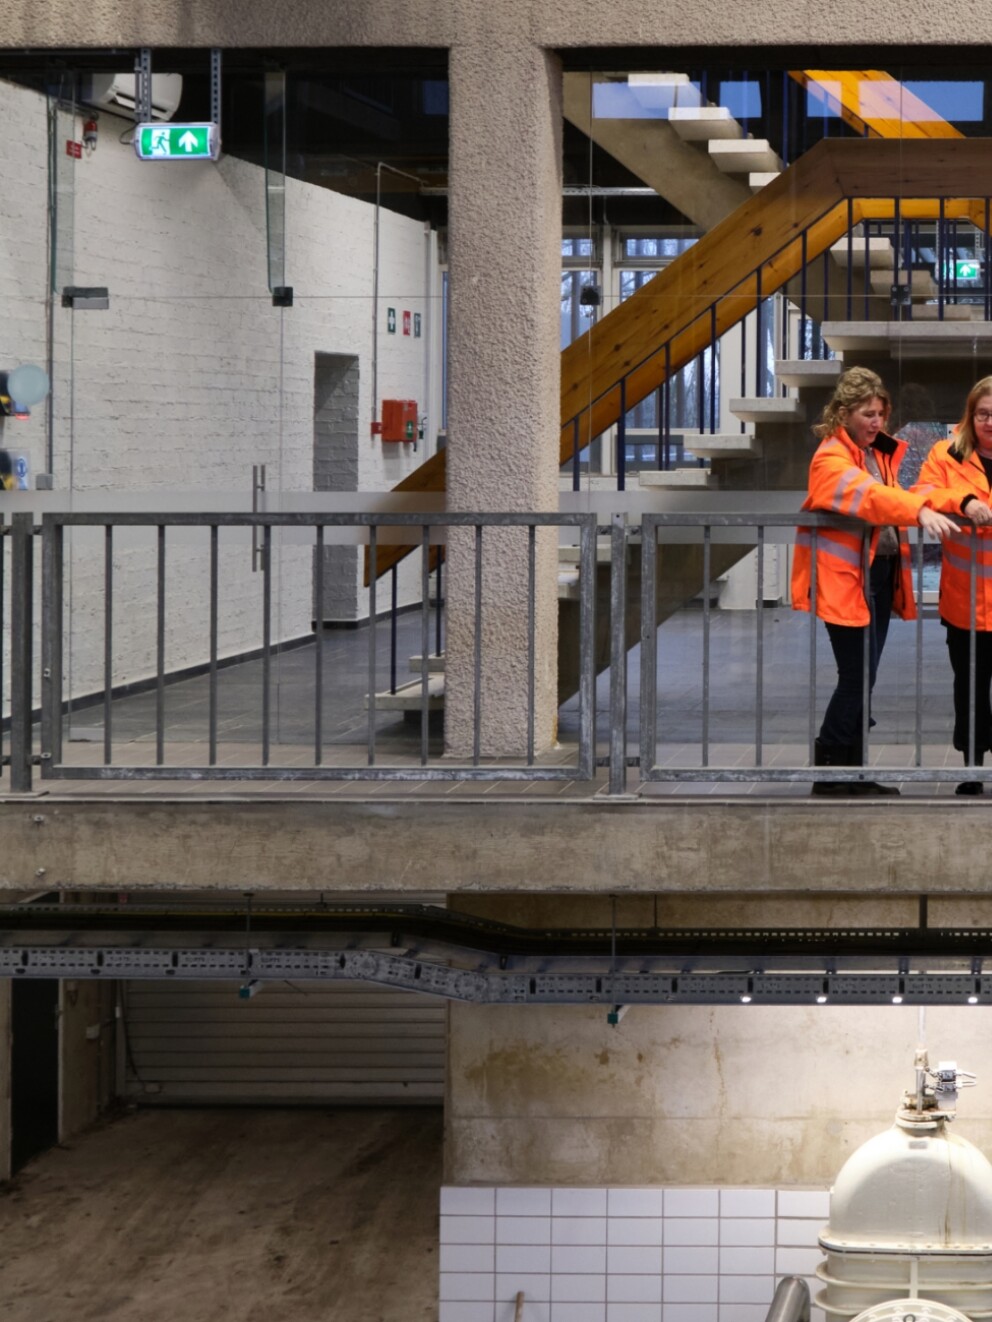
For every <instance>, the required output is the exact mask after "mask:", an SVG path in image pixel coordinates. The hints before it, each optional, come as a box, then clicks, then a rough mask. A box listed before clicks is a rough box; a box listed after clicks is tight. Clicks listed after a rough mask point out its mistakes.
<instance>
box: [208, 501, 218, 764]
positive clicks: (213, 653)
mask: <svg viewBox="0 0 992 1322" xmlns="http://www.w3.org/2000/svg"><path fill="white" fill-rule="evenodd" d="M219 606H220V528H219V527H218V525H217V524H216V523H212V524H211V525H210V680H209V689H208V698H207V724H208V727H209V729H208V738H209V742H210V752H209V758H210V765H211V766H212V767H214V766H216V765H217V643H218V632H219V631H218V622H217V616H218V611H219Z"/></svg>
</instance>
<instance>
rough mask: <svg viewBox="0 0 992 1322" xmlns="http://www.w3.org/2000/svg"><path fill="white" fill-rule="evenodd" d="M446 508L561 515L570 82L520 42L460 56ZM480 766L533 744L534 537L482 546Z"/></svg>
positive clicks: (550, 660)
mask: <svg viewBox="0 0 992 1322" xmlns="http://www.w3.org/2000/svg"><path fill="white" fill-rule="evenodd" d="M449 73H450V86H451V120H450V123H451V130H450V132H451V144H450V149H451V164H450V176H449V190H450V191H449V244H450V253H449V271H450V291H451V292H450V323H449V332H450V336H449V359H448V362H449V394H448V436H449V454H448V508H449V509H451V510H483V511H528V510H555V509H557V507H558V433H559V392H560V384H559V383H560V366H559V347H558V325H559V281H560V266H561V124H562V110H561V66H560V62H559V60H558V58H557V57H556V56H554V55H551V54H548V53H546V52H544V51H541V50H538V49H535V48H534V47H533V46H532V45H530V44H529V43H528V42H527V41H526V40H525V38H523V37H521V36H518V35H516V34H514V33H512V32H510V31H506V30H501V31H499V32H493V33H492V34H491V35H490V37H489V39H483V40H480V39H479V37H478V36H476V37H475V39H474V40H473V42H472V43H471V44H470V45H465V46H460V45H457V44H456V45H455V46H454V47H453V49H452V51H451V62H450V70H449ZM483 548H484V556H483V574H482V579H483V588H482V657H483V665H482V674H481V730H482V740H481V746H482V752H483V753H484V754H488V755H492V756H499V755H508V756H514V757H516V756H517V755H519V754H521V753H522V752H523V751H524V749H525V747H526V729H527V557H526V533H525V532H516V531H513V532H503V531H500V532H496V533H492V532H489V533H486V534H484V541H483ZM556 563H557V538H556V536H555V535H554V534H552V533H542V534H541V535H540V536H539V538H538V559H537V583H538V590H537V603H536V661H537V664H536V685H535V689H536V698H535V738H536V744H537V746H538V747H539V748H540V747H542V746H546V745H548V744H549V743H551V742H552V741H553V739H554V735H555V720H556V710H557V702H556V682H555V677H556V669H557V658H556V653H557V573H556ZM445 590H446V596H447V602H448V616H447V618H448V634H447V644H446V653H447V659H446V663H445V669H446V674H447V683H446V741H447V747H448V750H449V752H452V753H455V754H458V755H459V756H461V755H464V754H465V753H467V752H470V751H471V748H472V728H473V725H472V723H473V708H474V694H475V683H474V666H473V660H474V634H475V608H474V600H475V571H474V547H473V541H472V537H471V535H470V534H469V535H465V534H461V535H459V536H457V537H455V538H452V540H451V544H450V545H449V560H448V573H447V582H446V589H445Z"/></svg>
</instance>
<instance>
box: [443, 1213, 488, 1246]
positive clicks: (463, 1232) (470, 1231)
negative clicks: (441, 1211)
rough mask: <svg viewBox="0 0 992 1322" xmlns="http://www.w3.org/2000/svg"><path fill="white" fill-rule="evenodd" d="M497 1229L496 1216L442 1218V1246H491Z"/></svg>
mask: <svg viewBox="0 0 992 1322" xmlns="http://www.w3.org/2000/svg"><path fill="white" fill-rule="evenodd" d="M495 1229H496V1218H495V1217H494V1216H442V1217H441V1233H440V1242H441V1243H442V1244H491V1243H492V1242H493V1233H494V1231H495Z"/></svg>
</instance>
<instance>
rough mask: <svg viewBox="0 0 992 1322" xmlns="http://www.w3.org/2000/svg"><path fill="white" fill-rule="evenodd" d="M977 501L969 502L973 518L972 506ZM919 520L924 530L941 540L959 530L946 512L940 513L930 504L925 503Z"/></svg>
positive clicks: (969, 515)
mask: <svg viewBox="0 0 992 1322" xmlns="http://www.w3.org/2000/svg"><path fill="white" fill-rule="evenodd" d="M975 503H976V502H975V501H970V502H969V504H968V517H969V518H971V507H972V505H974V504H975ZM917 522H918V523H919V525H920V527H921V528H922V529H923V531H924V532H928V533H931V534H932V535H933V536H934V537H936V538H937V541H938V542H939V541H940V540H941V538H943V537H949V536H950V535H951V533H954V532H957V530H958V527H957V524H956V523H953V522H952V521H951V520H950V519H949V518H948V517H947V515H946V514H940V513H939V512H938V511H937V510H932V509H931V508H930V506H929V505H924V506H923V508H922V509H921V510H920V513H919V515H918V517H917Z"/></svg>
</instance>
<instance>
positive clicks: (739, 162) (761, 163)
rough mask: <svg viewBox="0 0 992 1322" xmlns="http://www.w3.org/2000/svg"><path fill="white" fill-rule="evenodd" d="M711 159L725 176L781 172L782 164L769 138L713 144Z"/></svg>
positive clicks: (710, 146) (743, 139) (742, 139)
mask: <svg viewBox="0 0 992 1322" xmlns="http://www.w3.org/2000/svg"><path fill="white" fill-rule="evenodd" d="M708 150H709V154H710V158H711V160H712V161H713V163H714V165H716V166H718V167H719V169H721V170H722V171H723V173H724V174H751V173H752V172H753V173H756V174H768V173H771V172H772V171H781V169H782V162H781V160H780V158H779V156H778V153H777V152H775V151H774V150H773V149H772V146H771V143H770V142H769V141H768V140H767V138H740V139H738V140H737V141H736V142H734V141H725V142H720V141H716V142H711V143H710V145H709V148H708Z"/></svg>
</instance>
